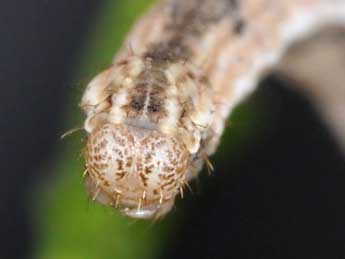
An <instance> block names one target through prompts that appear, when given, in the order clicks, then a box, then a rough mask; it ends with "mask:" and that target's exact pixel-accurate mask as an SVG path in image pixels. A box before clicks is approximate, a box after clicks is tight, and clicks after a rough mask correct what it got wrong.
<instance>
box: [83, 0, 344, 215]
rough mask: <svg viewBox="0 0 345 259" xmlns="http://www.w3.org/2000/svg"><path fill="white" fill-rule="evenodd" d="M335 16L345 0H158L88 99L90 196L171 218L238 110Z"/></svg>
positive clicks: (340, 16)
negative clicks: (293, 50)
mask: <svg viewBox="0 0 345 259" xmlns="http://www.w3.org/2000/svg"><path fill="white" fill-rule="evenodd" d="M328 24H337V25H345V1H342V0H293V1H291V0H243V1H237V0H216V1H215V0H188V1H184V0H165V1H161V2H159V3H158V4H157V5H156V6H155V7H154V8H153V9H152V10H151V11H150V12H149V13H148V14H146V15H145V16H144V17H143V18H141V19H140V20H139V21H138V23H137V24H136V26H135V27H134V29H133V30H132V32H131V33H130V34H129V36H128V38H127V40H126V41H125V43H124V45H123V48H122V50H120V52H119V53H118V55H117V56H116V57H115V59H114V62H113V64H112V65H111V66H110V67H109V68H108V69H107V70H105V71H103V72H101V73H100V74H99V75H97V76H96V77H95V78H94V79H93V80H92V81H91V82H90V83H89V85H88V86H87V87H86V90H85V92H84V95H83V97H82V101H81V107H82V109H83V110H84V111H85V113H86V120H85V124H84V128H85V131H86V132H87V133H88V141H87V148H86V155H85V157H86V167H87V171H86V172H87V173H86V186H87V190H88V192H89V193H90V196H91V197H92V198H93V199H94V200H96V201H98V202H100V203H102V204H104V205H107V206H114V207H116V208H119V209H120V211H121V212H122V213H124V214H125V215H127V216H130V217H134V218H142V219H151V218H159V217H162V216H164V215H165V214H166V213H168V212H169V211H170V210H171V208H172V206H173V205H174V201H175V199H176V197H177V196H178V195H183V190H184V188H185V187H186V186H188V182H189V181H191V180H192V179H193V178H195V177H196V176H197V175H198V173H199V171H200V170H201V168H202V166H203V163H204V162H205V160H206V161H207V157H208V156H210V155H212V154H213V153H214V152H215V151H216V148H217V146H218V144H219V142H220V137H221V135H222V133H223V131H224V125H225V121H226V118H227V117H228V116H229V114H230V113H231V111H232V110H233V108H234V107H235V106H236V105H237V104H238V103H239V102H240V101H242V100H243V99H244V98H245V97H246V96H248V95H249V94H250V93H251V92H253V91H254V89H255V87H256V85H257V83H258V81H259V79H260V78H261V77H262V76H263V75H264V74H265V73H267V72H268V71H270V70H272V69H274V68H276V67H279V63H280V61H281V60H282V57H283V56H284V54H285V53H286V51H287V49H288V47H289V46H291V44H292V43H294V42H296V41H300V40H301V39H303V38H306V37H307V36H308V35H310V34H311V33H312V32H314V31H316V30H318V29H320V28H322V27H323V26H325V25H328ZM129 46H130V47H129Z"/></svg>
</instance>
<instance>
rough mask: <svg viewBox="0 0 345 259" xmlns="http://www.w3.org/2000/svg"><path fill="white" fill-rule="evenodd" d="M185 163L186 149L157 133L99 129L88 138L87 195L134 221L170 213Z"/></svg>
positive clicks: (127, 128) (137, 129)
mask: <svg viewBox="0 0 345 259" xmlns="http://www.w3.org/2000/svg"><path fill="white" fill-rule="evenodd" d="M188 163H189V153H188V151H187V149H186V148H185V146H184V145H183V144H182V143H181V142H179V141H178V140H177V139H176V138H174V137H172V136H167V135H165V134H163V133H161V132H159V131H156V130H151V129H145V128H140V127H135V126H129V125H126V124H110V123H106V124H103V125H102V126H101V127H100V128H98V129H96V130H95V131H94V132H92V133H91V134H90V136H89V138H88V143H87V150H86V165H87V171H88V174H87V177H86V185H87V190H88V192H89V193H90V196H91V197H92V198H93V199H94V200H96V201H98V202H100V203H102V204H104V205H108V206H109V205H110V206H114V207H119V209H120V211H121V212H122V213H123V214H125V215H127V216H130V217H133V218H142V219H150V218H158V217H161V216H163V215H164V214H166V213H167V212H169V211H170V209H171V207H172V206H173V203H174V199H175V197H176V195H177V194H178V193H179V192H180V190H181V188H183V184H184V180H185V176H186V171H187V167H188Z"/></svg>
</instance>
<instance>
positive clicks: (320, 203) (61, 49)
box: [0, 0, 345, 259]
mask: <svg viewBox="0 0 345 259" xmlns="http://www.w3.org/2000/svg"><path fill="white" fill-rule="evenodd" d="M100 4H101V1H94V0H73V1H70V0H68V1H67V0H59V1H46V0H31V1H19V0H2V1H1V6H0V35H1V36H0V39H1V40H0V57H1V63H0V85H1V94H0V172H1V188H0V229H1V231H0V233H1V236H0V238H1V240H0V259H16V258H21V259H22V258H31V254H32V247H33V245H34V243H35V235H34V233H35V229H34V225H33V224H32V222H33V219H32V214H31V212H30V209H31V206H30V204H29V203H27V196H28V194H29V193H31V192H32V187H33V186H35V185H34V183H35V181H36V180H37V179H41V177H48V176H47V175H42V172H41V171H39V170H37V169H38V168H39V166H40V165H41V164H42V163H44V161H45V160H47V159H49V158H50V157H51V155H52V152H53V149H54V147H55V146H56V145H57V144H59V138H60V134H61V128H62V127H61V124H62V119H63V117H62V114H63V110H64V105H66V96H67V95H68V92H69V91H71V90H70V85H69V84H67V83H66V82H68V81H69V80H70V79H71V78H72V73H73V71H74V69H75V66H76V65H77V59H78V55H79V54H80V48H81V46H82V44H83V40H84V39H85V35H86V33H87V31H88V28H89V27H90V26H91V24H92V22H94V17H95V14H96V13H97V10H98V8H99V6H100ZM114 30H115V29H114ZM288 84H289V82H288V81H287V80H284V79H282V78H279V77H277V76H271V77H269V78H267V79H265V80H264V81H263V82H262V84H261V87H260V90H259V91H257V92H256V93H255V95H254V96H253V97H251V98H250V99H249V100H248V101H247V102H246V104H245V105H250V106H251V107H256V105H258V103H259V104H260V107H261V108H260V109H261V112H263V113H267V114H269V116H266V117H264V118H263V120H262V121H260V120H257V122H256V124H254V125H255V127H256V128H255V129H254V130H256V131H257V132H258V134H257V136H256V137H255V138H250V139H248V140H245V141H244V142H242V144H241V145H242V147H241V155H239V156H236V150H232V151H231V152H230V151H229V152H230V153H231V154H234V155H233V156H230V155H229V152H227V151H226V150H223V152H220V154H218V155H217V156H216V157H215V158H214V159H213V161H214V163H215V167H216V172H215V173H214V175H212V176H210V177H205V176H203V177H201V180H200V181H199V182H198V183H195V184H194V185H197V186H196V187H195V189H196V190H197V191H196V194H195V195H189V196H188V197H187V199H186V200H185V201H184V202H183V203H180V204H179V206H178V207H179V208H178V210H177V212H176V217H177V218H178V219H179V224H178V225H177V227H176V228H174V231H173V232H171V233H170V236H169V242H168V244H169V245H168V246H166V247H164V248H163V249H162V253H161V258H188V259H191V258H236V259H238V258H303V259H306V258H313V259H315V258H325V259H333V258H334V259H336V258H337V259H338V258H339V259H340V258H345V206H344V205H345V203H344V197H345V189H344V188H343V185H344V183H345V176H344V173H345V163H344V157H343V156H342V154H341V153H340V149H339V147H338V146H337V144H336V141H335V139H334V138H333V137H332V136H331V135H330V133H329V131H328V129H327V128H326V127H325V125H324V123H323V122H322V121H321V119H320V117H319V116H318V115H317V114H316V113H315V110H314V109H313V108H312V106H311V105H310V103H309V102H308V100H307V99H306V98H304V97H303V96H301V95H299V94H297V93H295V92H292V91H290V90H288V87H287V86H288ZM260 118H261V117H259V119H260ZM238 123H240V122H238ZM228 132H229V133H228V134H236V123H233V124H231V126H230V128H229V129H228ZM232 132H233V133H232ZM229 148H230V149H231V147H229ZM222 149H224V148H223V147H222ZM39 172H40V173H39ZM95 259H96V258H95ZM97 259H98V258H97ZM105 259H108V258H105Z"/></svg>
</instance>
